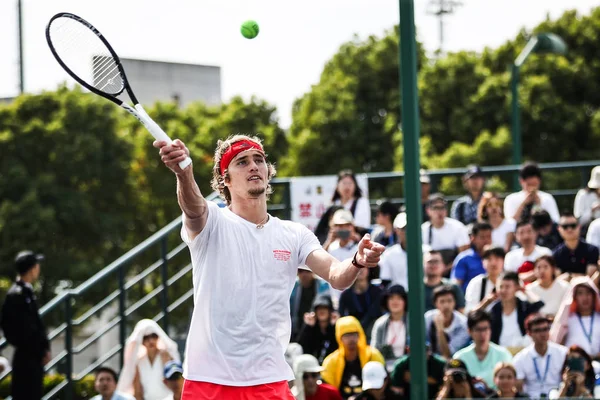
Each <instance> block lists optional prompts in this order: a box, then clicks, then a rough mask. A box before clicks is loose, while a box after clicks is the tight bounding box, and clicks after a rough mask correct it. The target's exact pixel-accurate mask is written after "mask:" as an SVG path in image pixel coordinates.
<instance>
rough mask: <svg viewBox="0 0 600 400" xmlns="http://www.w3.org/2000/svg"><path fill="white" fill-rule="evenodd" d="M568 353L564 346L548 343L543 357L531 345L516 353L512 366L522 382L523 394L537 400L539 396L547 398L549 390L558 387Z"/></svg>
mask: <svg viewBox="0 0 600 400" xmlns="http://www.w3.org/2000/svg"><path fill="white" fill-rule="evenodd" d="M568 351H569V350H568V349H567V348H566V347H565V346H561V345H560V344H556V343H553V342H548V350H547V351H546V354H544V355H543V356H541V355H539V354H538V352H537V351H535V347H534V345H533V344H532V345H529V346H527V347H526V348H524V349H523V350H521V351H520V352H518V353H517V354H516V355H515V357H514V359H513V365H514V367H515V369H516V370H517V379H519V380H523V392H525V393H527V394H528V395H529V396H530V397H531V398H532V399H537V398H540V394H545V395H546V396H547V395H548V393H549V392H550V390H551V389H553V388H556V387H558V385H559V384H560V382H561V381H562V372H561V371H562V367H563V364H564V362H565V358H566V356H567V353H568ZM534 360H535V361H534ZM536 367H537V371H536ZM546 370H547V371H548V372H546Z"/></svg>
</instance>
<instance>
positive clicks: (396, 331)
mask: <svg viewBox="0 0 600 400" xmlns="http://www.w3.org/2000/svg"><path fill="white" fill-rule="evenodd" d="M385 342H386V343H387V344H388V345H390V346H392V350H393V351H394V356H395V357H401V356H403V355H404V350H405V349H406V347H405V346H406V325H405V324H404V322H403V321H391V320H390V323H389V324H388V328H387V332H386V333H385Z"/></svg>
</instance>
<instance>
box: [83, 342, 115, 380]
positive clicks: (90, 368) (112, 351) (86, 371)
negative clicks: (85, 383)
mask: <svg viewBox="0 0 600 400" xmlns="http://www.w3.org/2000/svg"><path fill="white" fill-rule="evenodd" d="M121 348H122V347H121V345H120V344H118V345H116V346H115V347H113V348H112V349H110V350H109V351H108V352H107V353H106V354H104V355H103V356H102V357H100V358H99V359H97V360H96V361H95V362H93V363H91V364H90V365H89V366H88V367H87V368H85V369H84V370H83V371H81V372H80V373H79V374H77V375H75V378H74V379H73V380H74V381H79V380H81V379H83V378H85V376H86V375H88V374H89V373H91V372H92V371H94V370H95V369H96V368H98V367H99V366H100V365H102V364H104V363H105V362H106V361H108V360H110V359H111V358H112V357H113V356H114V355H115V354H117V353H118V352H119V351H121Z"/></svg>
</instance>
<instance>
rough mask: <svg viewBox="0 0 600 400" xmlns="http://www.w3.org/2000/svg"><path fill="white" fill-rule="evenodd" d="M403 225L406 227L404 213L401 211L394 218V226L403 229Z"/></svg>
mask: <svg viewBox="0 0 600 400" xmlns="http://www.w3.org/2000/svg"><path fill="white" fill-rule="evenodd" d="M405 227H406V213H405V212H401V213H400V214H398V215H396V218H394V228H396V229H404V228H405Z"/></svg>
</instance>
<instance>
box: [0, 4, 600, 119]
mask: <svg viewBox="0 0 600 400" xmlns="http://www.w3.org/2000/svg"><path fill="white" fill-rule="evenodd" d="M427 3H428V1H427V0H415V19H416V24H417V30H418V35H419V40H421V41H422V42H423V43H424V44H425V46H426V48H427V49H428V50H429V51H433V50H435V49H436V48H437V46H438V36H439V23H438V20H437V18H435V17H433V16H431V15H428V14H427V13H426V8H427ZM576 3H577V5H576V6H574V5H573V2H572V1H568V0H463V5H462V7H460V8H459V9H458V10H457V11H456V13H455V14H454V15H453V16H451V17H448V18H447V22H446V25H445V32H446V45H445V49H446V50H448V51H458V50H475V51H480V50H482V49H483V48H485V47H486V46H491V47H494V46H497V45H499V44H501V43H503V42H504V41H505V40H507V39H510V38H513V37H514V36H515V35H516V34H517V33H518V31H519V30H520V29H521V28H522V27H528V28H531V27H534V26H535V25H536V24H538V23H539V22H541V21H542V20H544V19H545V18H546V15H547V14H549V15H550V16H551V17H552V18H556V17H558V16H560V15H561V14H562V12H564V11H565V10H568V9H572V8H577V9H578V10H579V11H580V12H582V13H587V12H589V10H590V9H591V7H593V6H594V5H597V4H598V3H597V1H592V0H578V1H577V2H576ZM167 4H168V6H167ZM23 8H24V16H25V26H24V38H25V63H26V69H25V82H26V90H27V91H28V92H39V91H41V90H44V89H54V88H56V87H57V85H59V84H60V83H61V82H64V81H69V82H71V79H70V78H69V77H68V76H67V75H66V74H65V73H64V72H63V71H62V70H61V68H60V67H59V66H58V64H57V63H56V62H55V61H54V59H53V58H52V55H51V54H50V51H49V50H48V48H47V45H46V41H45V38H44V28H45V26H46V23H47V21H48V20H49V19H50V17H51V16H52V15H54V14H56V13H57V12H60V11H69V12H73V13H75V14H78V15H81V16H82V17H84V18H86V19H88V20H89V21H90V22H92V23H93V24H94V25H96V26H97V27H98V28H99V29H100V30H101V31H102V32H103V33H104V35H105V36H107V37H108V38H109V40H110V42H111V43H112V44H113V46H114V47H115V48H116V50H117V52H118V53H119V54H120V55H121V56H122V57H129V58H141V59H154V60H160V61H173V62H189V63H199V64H209V65H219V66H220V67H221V68H222V82H221V83H222V96H223V99H224V100H225V101H227V99H229V98H231V97H232V96H234V95H241V96H242V97H244V98H249V97H250V96H252V95H256V96H259V97H260V98H263V99H265V100H267V101H269V102H270V103H272V104H274V105H276V106H277V108H278V110H279V118H280V122H281V124H282V126H283V127H287V126H288V125H289V123H290V120H291V105H292V103H293V101H294V100H295V99H296V98H298V97H299V96H301V95H302V94H303V93H305V92H306V91H308V90H309V89H310V86H311V85H312V84H314V83H316V82H317V81H318V79H319V75H320V73H321V71H322V68H323V65H324V63H325V62H326V61H327V60H328V59H330V58H331V57H332V55H333V54H335V52H336V51H337V49H338V48H339V46H340V45H341V44H342V43H344V42H347V41H349V40H351V39H352V38H353V35H355V34H356V35H358V36H359V37H360V38H365V37H367V36H369V35H377V36H381V35H382V34H383V33H384V32H385V31H386V30H387V29H390V28H391V27H392V26H393V25H394V24H397V23H398V19H399V16H398V1H397V0H319V1H317V0H303V1H295V2H294V1H291V0H169V1H168V2H167V1H165V0H127V1H123V0H102V1H89V0H23ZM16 9H17V1H16V0H3V1H1V2H0V38H2V40H1V41H0V54H2V55H3V57H2V58H1V59H0V73H1V76H2V77H3V79H1V80H0V97H8V96H14V95H15V94H16V93H17V91H18V67H17V65H18V64H17V62H18V53H17V26H16V16H17V13H16ZM247 19H254V20H256V21H257V22H258V23H259V25H260V28H261V33H260V35H259V36H258V38H256V39H254V40H247V39H244V38H243V37H242V36H241V35H240V33H239V27H240V24H241V22H243V21H244V20H247ZM507 90H508V88H507Z"/></svg>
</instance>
